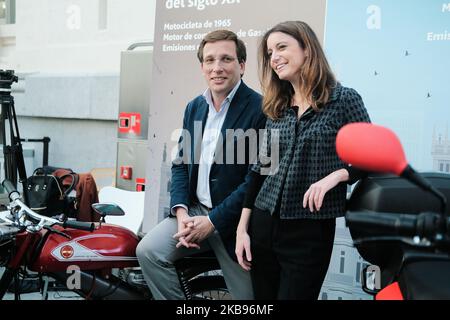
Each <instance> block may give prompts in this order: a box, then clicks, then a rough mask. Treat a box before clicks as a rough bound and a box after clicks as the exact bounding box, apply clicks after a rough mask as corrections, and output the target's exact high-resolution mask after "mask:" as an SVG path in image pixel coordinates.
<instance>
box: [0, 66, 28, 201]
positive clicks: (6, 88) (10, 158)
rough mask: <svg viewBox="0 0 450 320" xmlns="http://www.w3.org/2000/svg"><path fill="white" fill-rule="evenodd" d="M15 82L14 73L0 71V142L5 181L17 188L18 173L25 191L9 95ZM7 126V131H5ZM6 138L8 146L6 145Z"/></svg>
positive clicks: (23, 174) (20, 151)
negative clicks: (3, 160) (8, 141)
mask: <svg viewBox="0 0 450 320" xmlns="http://www.w3.org/2000/svg"><path fill="white" fill-rule="evenodd" d="M17 81H18V78H17V76H15V75H14V71H12V70H7V71H4V70H0V106H1V114H0V142H1V143H2V144H3V155H4V159H5V163H4V167H5V179H8V180H9V181H11V182H12V183H13V185H14V186H15V187H17V172H18V173H19V182H20V183H21V184H22V186H23V189H24V190H25V184H26V180H27V174H26V170H25V160H24V157H23V149H22V143H21V142H20V134H19V127H18V126H17V117H16V111H15V108H14V98H13V96H12V95H11V85H12V84H13V83H14V82H17ZM7 126H8V128H9V131H7V130H6V127H7ZM8 137H9V140H10V144H8V143H7V140H8ZM25 200H26V199H25Z"/></svg>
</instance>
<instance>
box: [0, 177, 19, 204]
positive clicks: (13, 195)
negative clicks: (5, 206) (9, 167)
mask: <svg viewBox="0 0 450 320" xmlns="http://www.w3.org/2000/svg"><path fill="white" fill-rule="evenodd" d="M2 185H3V187H4V188H5V190H6V192H8V196H9V199H10V200H11V201H14V200H16V199H19V198H20V193H19V191H17V190H16V188H15V187H14V185H13V184H12V182H11V181H9V180H4V181H3V182H2Z"/></svg>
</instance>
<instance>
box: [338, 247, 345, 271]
mask: <svg viewBox="0 0 450 320" xmlns="http://www.w3.org/2000/svg"><path fill="white" fill-rule="evenodd" d="M344 266H345V251H341V263H340V267H339V272H340V273H344V272H345V270H344Z"/></svg>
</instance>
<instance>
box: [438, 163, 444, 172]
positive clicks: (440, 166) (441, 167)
mask: <svg viewBox="0 0 450 320" xmlns="http://www.w3.org/2000/svg"><path fill="white" fill-rule="evenodd" d="M439 171H440V172H444V164H443V163H440V164H439Z"/></svg>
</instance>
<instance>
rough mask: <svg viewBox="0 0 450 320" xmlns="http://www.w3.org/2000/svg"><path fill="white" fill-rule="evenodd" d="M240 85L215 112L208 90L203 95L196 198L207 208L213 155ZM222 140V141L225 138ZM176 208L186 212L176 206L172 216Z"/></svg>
mask: <svg viewBox="0 0 450 320" xmlns="http://www.w3.org/2000/svg"><path fill="white" fill-rule="evenodd" d="M240 85H241V80H240V81H239V82H238V83H237V84H236V86H235V87H234V88H233V90H231V92H230V93H229V94H228V96H227V97H226V98H225V100H224V101H223V102H222V105H221V106H220V109H219V111H216V109H215V108H214V103H213V101H212V95H211V90H210V89H209V88H208V89H206V91H205V92H204V93H203V96H204V97H205V100H206V102H207V103H208V108H209V112H208V117H207V119H206V123H205V128H204V132H203V139H202V146H201V155H200V161H199V168H198V178H197V198H198V200H199V201H200V203H201V204H203V205H204V206H206V207H208V208H212V201H211V194H210V190H209V174H210V171H211V167H212V164H213V162H214V153H215V151H216V147H217V143H218V142H219V137H220V134H221V129H222V126H223V123H224V121H225V118H226V116H227V113H228V109H229V107H230V104H231V101H232V100H233V98H234V95H235V94H236V91H237V90H238V88H239V86H240ZM222 138H223V139H224V138H225V137H222ZM221 143H222V142H221ZM176 207H183V208H185V209H186V210H188V208H187V207H186V206H185V205H183V204H177V205H175V206H173V207H172V209H171V211H172V214H174V215H175V208H176Z"/></svg>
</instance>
